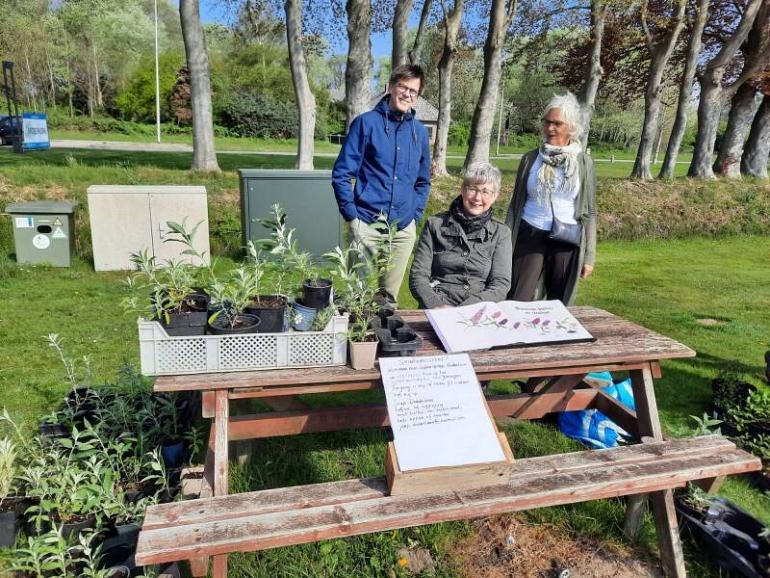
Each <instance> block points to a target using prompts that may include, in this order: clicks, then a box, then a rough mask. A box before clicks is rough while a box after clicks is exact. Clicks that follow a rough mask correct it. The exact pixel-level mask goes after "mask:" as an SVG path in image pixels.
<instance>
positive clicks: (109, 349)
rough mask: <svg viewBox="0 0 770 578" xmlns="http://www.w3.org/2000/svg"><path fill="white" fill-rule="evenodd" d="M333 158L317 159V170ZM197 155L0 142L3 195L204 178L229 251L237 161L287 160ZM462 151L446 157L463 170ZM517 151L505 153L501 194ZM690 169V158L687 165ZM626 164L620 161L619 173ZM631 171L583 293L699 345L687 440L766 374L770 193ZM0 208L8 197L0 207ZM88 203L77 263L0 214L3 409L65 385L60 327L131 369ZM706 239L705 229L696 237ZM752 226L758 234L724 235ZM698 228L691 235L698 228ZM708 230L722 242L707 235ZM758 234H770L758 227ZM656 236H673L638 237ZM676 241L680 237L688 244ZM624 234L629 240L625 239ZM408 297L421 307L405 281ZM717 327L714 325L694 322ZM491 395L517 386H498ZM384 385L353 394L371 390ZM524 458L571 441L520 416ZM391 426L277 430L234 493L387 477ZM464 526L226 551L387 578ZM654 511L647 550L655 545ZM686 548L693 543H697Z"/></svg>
mask: <svg viewBox="0 0 770 578" xmlns="http://www.w3.org/2000/svg"><path fill="white" fill-rule="evenodd" d="M332 161H333V159H332V158H329V157H319V158H318V159H317V163H316V166H317V168H329V167H330V166H331V163H332ZM189 162H190V155H189V154H180V153H176V154H175V153H112V152H96V151H75V150H73V151H64V150H52V151H49V152H45V153H40V154H29V155H23V156H19V155H12V154H11V153H9V152H5V151H3V152H0V166H2V167H3V168H2V171H1V172H0V194H2V199H3V201H8V202H12V201H16V200H30V199H35V198H70V199H76V200H79V201H80V202H81V203H82V204H83V206H84V207H85V201H86V200H85V190H86V188H87V186H88V185H90V184H95V183H115V184H138V183H155V184H203V185H205V186H206V187H207V189H208V191H209V203H210V218H211V229H212V250H213V252H214V253H215V254H219V255H230V256H235V254H236V253H237V247H238V245H239V242H240V241H239V239H240V237H239V220H238V204H237V198H238V183H237V174H236V173H235V172H234V171H235V169H236V168H239V167H249V168H253V167H265V168H268V167H269V168H276V167H284V168H290V167H291V164H292V159H291V158H290V157H280V156H278V157H276V156H259V155H254V154H249V155H243V156H241V155H222V156H221V157H220V164H221V165H222V168H223V169H224V172H223V173H222V174H219V175H213V176H212V175H198V174H192V173H189V172H188V171H187V168H188V167H189ZM461 162H462V161H461V160H453V161H452V163H451V164H452V169H453V170H454V171H457V170H458V169H459V165H460V163H461ZM517 162H518V161H500V162H499V164H500V166H501V168H502V169H503V171H504V179H505V188H504V190H505V192H506V198H501V199H500V200H499V201H498V206H497V209H498V211H500V212H502V211H503V210H504V208H505V205H506V203H507V195H509V191H510V185H511V184H512V181H513V178H514V175H515V170H516V165H517ZM681 167H682V169H681V170H684V165H682V166H681ZM620 168H622V169H623V170H622V171H621V170H619V169H620ZM628 170H630V166H629V165H627V164H626V165H623V164H622V163H617V164H609V163H607V164H604V163H602V164H599V176H600V195H599V201H598V203H599V213H600V227H599V229H600V238H601V239H603V240H602V241H601V242H600V246H599V259H598V262H597V269H596V272H595V274H594V276H593V277H592V278H591V279H589V280H588V281H587V282H585V283H583V285H582V287H581V293H580V297H579V302H580V303H584V304H591V305H595V306H598V307H602V308H605V309H608V310H610V311H612V312H614V313H616V314H618V315H621V316H623V317H627V318H629V319H631V320H633V321H636V322H638V323H640V324H642V325H645V326H647V327H650V328H651V329H654V330H656V331H659V332H661V333H663V334H666V335H669V336H671V337H673V338H675V339H678V340H680V341H682V342H684V343H686V344H688V345H689V346H691V347H692V348H694V349H695V350H696V351H698V354H699V355H698V357H697V358H696V359H694V360H687V361H676V362H666V363H664V364H663V373H664V377H663V379H661V380H659V381H658V382H657V383H656V392H657V396H658V403H659V407H660V411H661V418H662V420H663V425H664V428H665V430H666V431H667V433H668V434H670V435H675V436H679V435H689V434H691V433H692V431H693V426H694V422H693V421H692V420H691V419H690V418H689V416H690V415H701V414H702V413H703V412H704V411H705V410H706V408H707V407H708V404H709V400H710V387H709V383H710V380H711V379H712V378H713V377H714V376H715V375H716V373H717V372H718V371H719V370H720V369H721V368H723V367H725V365H726V364H727V363H729V362H736V363H738V364H740V365H742V366H743V368H744V369H745V370H746V371H747V372H750V373H753V374H756V375H759V374H760V373H761V356H762V352H763V351H764V350H765V349H767V348H768V347H770V307H768V305H770V284H769V283H768V282H767V280H768V276H767V273H766V269H765V265H766V263H767V261H768V258H770V242H769V240H768V237H767V236H766V235H767V234H768V231H770V222H769V220H770V187H768V185H767V184H760V183H752V182H748V183H747V182H743V183H722V182H718V183H691V182H689V181H687V180H684V179H680V180H677V181H675V182H674V183H672V184H656V185H651V186H650V185H643V184H640V183H632V182H627V181H623V180H621V178H620V177H624V176H625V175H626V173H627V172H628ZM457 182H458V181H457V180H456V178H455V179H450V180H443V181H441V182H437V183H436V185H435V187H434V191H435V193H434V195H433V197H432V199H431V206H430V207H429V210H428V211H427V212H428V213H430V212H433V211H436V210H440V209H442V208H443V207H445V206H446V202H447V200H448V199H449V198H451V196H452V195H453V194H454V192H455V191H456V189H457ZM3 204H5V202H4V203H3ZM87 223H88V219H87V216H86V215H85V211H81V213H80V215H79V217H78V224H77V227H78V233H79V240H78V246H77V251H78V254H79V256H80V257H79V258H78V260H77V262H76V263H75V265H74V266H73V267H72V268H70V269H52V268H46V267H35V268H33V267H23V266H22V267H19V266H16V265H15V263H14V262H12V261H11V260H10V259H9V254H10V253H11V252H12V240H11V237H10V220H9V219H7V218H5V219H4V220H3V221H0V291H1V292H2V295H3V296H4V297H5V300H4V301H5V303H4V307H3V310H2V312H0V344H1V345H0V347H1V348H2V354H1V355H0V358H2V359H3V361H2V366H1V367H0V391H2V393H1V394H0V405H3V406H6V407H7V408H8V409H9V411H10V412H11V413H12V414H13V415H15V416H18V417H21V418H22V419H23V420H24V421H25V422H26V423H27V424H32V423H34V421H35V420H37V419H38V418H39V417H40V416H41V415H42V414H43V413H45V412H46V411H48V410H50V409H51V408H52V407H53V406H54V405H56V403H58V400H59V399H61V396H62V395H63V394H64V392H65V391H66V389H67V385H66V383H65V380H64V378H63V368H62V367H61V365H60V363H59V361H58V360H57V359H56V357H55V355H54V352H53V351H51V350H49V349H47V347H46V345H45V343H44V342H43V340H42V339H41V336H43V335H46V334H48V333H58V334H60V335H61V337H62V338H63V339H64V342H65V346H66V348H67V350H68V353H69V354H70V355H71V356H72V357H74V358H80V357H81V356H85V355H88V356H89V357H90V358H91V369H92V374H93V377H92V380H93V383H101V382H104V381H107V380H110V379H112V378H113V376H114V375H115V372H116V370H117V368H118V367H119V365H120V364H121V363H122V362H123V361H124V360H127V361H129V362H131V363H134V364H136V363H138V346H137V343H136V326H135V322H134V320H133V319H132V318H130V317H126V316H124V315H123V314H122V311H121V310H120V308H119V305H118V302H119V300H120V299H121V298H122V297H123V296H124V295H125V290H124V288H123V287H122V285H121V280H122V279H123V277H124V274H122V273H100V274H97V273H95V272H94V271H93V270H92V267H91V266H90V263H89V262H88V258H89V255H90V239H89V236H88V233H87ZM697 233H703V234H708V235H709V236H697ZM728 233H751V234H753V235H754V236H746V235H742V236H729V235H727V234H728ZM694 234H696V235H695V236H693V235H694ZM714 235H715V236H714ZM761 235H765V236H761ZM652 236H658V237H660V236H663V237H665V238H663V239H661V238H645V237H652ZM680 237H682V238H681V239H677V238H680ZM623 239H634V240H633V241H630V240H623ZM402 296H403V298H404V299H403V304H404V305H405V306H410V305H413V303H414V302H413V301H412V300H411V297H410V296H408V294H407V292H404V291H402ZM701 318H712V319H717V320H718V321H720V322H721V323H720V324H719V325H716V326H711V327H706V326H702V325H700V324H699V323H698V321H697V320H698V319H701ZM494 387H495V388H496V389H497V390H501V391H507V390H508V389H509V387H510V386H508V385H506V384H503V383H495V384H494ZM376 395H377V394H371V393H369V394H362V395H349V396H346V398H347V399H348V400H351V401H359V400H361V399H362V398H364V399H371V398H372V396H375V397H376ZM338 400H339V397H332V396H310V397H306V401H308V402H309V403H311V404H329V403H336V402H337V401H338ZM506 431H507V433H508V435H509V436H510V438H511V442H512V447H514V448H515V452H516V454H517V455H519V456H521V457H523V456H527V455H538V454H543V453H551V452H555V451H565V450H566V449H567V448H573V449H576V448H577V446H576V445H575V444H573V443H572V442H569V441H567V440H566V439H565V438H563V437H562V436H561V435H560V434H558V432H556V431H554V430H553V429H552V428H550V427H549V426H544V425H539V424H517V425H515V426H510V427H507V428H506ZM384 439H385V437H384V434H383V433H382V432H379V431H366V432H346V433H335V434H319V435H305V436H295V437H293V438H283V439H277V440H268V441H266V442H264V443H263V444H261V446H260V449H259V454H258V457H257V458H255V459H253V460H252V461H251V462H250V463H248V464H247V465H246V466H244V467H239V468H234V470H233V473H232V482H231V483H232V486H233V491H245V490H247V489H259V488H263V487H275V486H281V485H288V484H296V483H307V482H320V481H326V480H333V479H344V478H348V477H352V476H364V475H380V474H381V473H382V452H383V444H384ZM723 493H724V494H725V495H727V496H728V497H730V498H731V499H733V500H735V501H736V502H738V503H739V504H741V505H742V506H744V507H746V508H747V509H749V510H750V511H752V512H753V513H754V514H755V515H757V516H759V517H760V518H761V519H762V520H764V521H765V522H766V523H768V522H770V503H768V500H767V498H766V497H763V496H761V495H760V494H758V493H757V492H756V491H755V490H753V489H751V488H750V487H749V486H748V485H747V483H746V482H745V481H744V480H741V479H734V480H730V481H729V482H728V483H727V484H726V485H725V487H724V489H723ZM527 516H528V517H529V518H530V519H531V520H535V521H543V522H546V521H547V522H554V523H558V524H560V525H561V526H563V527H565V528H568V529H569V530H570V531H574V532H575V533H579V534H584V535H589V536H595V537H597V538H599V539H601V540H611V541H612V540H617V539H618V538H617V536H619V535H620V532H619V529H618V528H619V525H620V524H621V523H622V506H621V504H620V502H619V501H616V500H605V501H599V502H593V503H590V504H582V505H576V506H569V507H562V508H549V509H545V510H539V511H535V512H530V513H528V514H527ZM468 531H470V526H469V525H467V524H460V523H457V524H442V525H437V526H431V527H427V528H422V529H411V530H404V531H399V532H388V533H383V534H377V535H372V536H366V537H361V538H356V539H351V540H344V541H334V542H327V543H324V544H320V545H319V544H313V545H307V546H300V547H296V548H290V549H279V550H275V551H271V552H267V553H264V554H260V555H258V556H255V555H249V556H238V557H235V559H234V560H233V564H232V566H233V570H232V575H233V576H271V577H272V576H287V577H288V576H292V577H293V576H301V575H306V576H332V575H345V576H362V577H363V576H372V575H378V576H385V575H387V572H388V569H391V568H394V567H396V566H397V565H396V564H395V550H396V549H397V548H398V547H400V546H403V545H406V544H410V543H413V542H416V543H419V544H422V545H425V546H426V547H428V548H430V549H431V551H432V552H433V553H434V555H435V556H436V558H437V560H438V561H439V566H440V569H439V572H438V575H439V576H450V575H453V572H454V571H453V567H454V566H453V563H452V561H451V559H450V558H449V550H450V549H451V545H452V543H453V542H454V541H456V540H457V539H458V537H459V536H461V535H463V534H464V533H466V532H468ZM653 545H654V539H653V530H652V524H651V522H650V520H649V519H648V520H647V521H646V524H645V531H644V536H643V539H642V542H641V546H640V551H641V552H643V553H644V552H650V551H651V550H652V548H653V547H654V546H653ZM691 552H692V551H691ZM697 556H698V555H696V554H692V553H691V554H690V555H689V559H690V566H689V567H690V570H691V575H706V576H708V575H712V573H713V570H712V569H710V567H709V566H708V564H706V563H701V562H698V561H697V560H696V558H697Z"/></svg>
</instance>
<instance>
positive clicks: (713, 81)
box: [687, 0, 767, 179]
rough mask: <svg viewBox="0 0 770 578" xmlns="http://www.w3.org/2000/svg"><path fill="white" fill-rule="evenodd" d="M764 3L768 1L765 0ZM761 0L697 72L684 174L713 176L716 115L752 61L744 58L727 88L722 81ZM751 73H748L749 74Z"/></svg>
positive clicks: (750, 6)
mask: <svg viewBox="0 0 770 578" xmlns="http://www.w3.org/2000/svg"><path fill="white" fill-rule="evenodd" d="M764 1H765V2H766V1H767V0H764ZM762 4H763V0H750V2H749V4H748V5H747V6H746V9H745V10H744V11H743V19H742V20H741V23H740V24H739V25H738V28H737V29H736V30H735V32H734V33H733V35H732V36H731V37H730V38H728V39H727V40H726V41H725V42H724V44H723V45H722V48H721V50H720V51H719V53H718V54H717V55H716V56H715V57H714V58H713V59H711V61H710V62H709V63H708V64H707V65H706V68H705V70H704V71H703V73H702V74H701V75H700V85H701V97H700V103H699V104H698V135H697V137H696V139H695V150H694V151H693V155H692V162H691V163H690V169H689V170H688V171H687V174H688V175H689V176H691V177H700V178H712V179H713V178H714V171H713V170H712V168H711V155H712V153H713V151H714V141H715V140H716V136H717V127H718V125H719V116H720V113H721V109H722V106H723V105H724V102H725V100H726V99H728V98H730V97H731V96H732V95H733V94H735V92H736V91H737V90H738V88H740V86H741V84H743V83H744V82H745V81H746V79H747V78H748V76H750V75H751V74H753V71H752V69H753V68H754V64H753V63H751V62H750V59H749V58H748V53H747V58H746V59H745V62H744V65H743V71H742V73H741V75H740V77H739V78H738V80H736V81H735V82H734V83H733V84H732V85H731V86H730V88H729V89H726V88H724V87H723V86H722V80H723V78H724V76H725V73H726V72H727V68H728V66H729V65H730V64H731V62H732V60H733V57H734V56H735V53H736V51H737V50H738V48H740V46H741V45H742V44H743V42H744V41H745V40H746V38H747V37H748V35H749V32H750V31H751V28H752V25H753V24H754V20H755V19H756V16H757V12H758V11H759V8H760V6H761V5H762ZM749 73H750V74H749Z"/></svg>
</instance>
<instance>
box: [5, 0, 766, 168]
mask: <svg viewBox="0 0 770 578" xmlns="http://www.w3.org/2000/svg"><path fill="white" fill-rule="evenodd" d="M220 6H221V8H222V10H223V11H229V12H228V14H229V15H230V16H231V18H230V21H231V22H232V24H230V25H228V26H223V25H209V26H207V27H206V28H205V29H204V27H203V26H202V25H201V20H200V13H199V2H198V0H181V1H180V3H179V12H178V15H177V14H176V13H175V8H174V6H173V5H172V4H170V3H169V2H168V0H161V1H160V2H158V7H159V22H160V45H161V52H162V58H161V73H162V74H161V76H162V85H163V87H164V88H163V91H164V94H165V95H166V96H167V98H165V99H164V102H165V103H166V109H167V110H165V111H164V112H165V114H166V115H168V116H171V117H173V118H176V119H177V120H182V121H183V120H185V119H184V116H185V115H184V114H182V113H180V110H179V109H180V108H181V109H185V107H186V108H187V109H188V110H189V114H188V115H187V116H188V117H191V119H192V123H193V134H194V144H195V149H196V154H195V161H194V168H196V169H199V170H215V169H216V157H215V154H214V147H213V128H212V127H213V123H214V120H216V121H217V122H218V123H219V124H225V125H227V126H237V127H238V129H239V130H246V133H247V134H248V131H249V130H250V128H249V127H250V126H251V125H254V124H259V123H261V122H264V118H265V116H266V113H267V112H266V111H267V109H269V108H270V104H271V103H276V102H277V103H278V104H277V105H276V106H282V107H288V108H291V107H294V108H295V110H296V115H295V117H292V119H290V121H289V122H296V123H297V125H298V127H299V128H298V130H296V132H295V133H293V134H297V136H298V137H299V148H298V166H299V167H301V168H310V167H312V158H313V143H314V140H313V138H314V135H315V136H317V134H318V131H317V130H316V126H317V124H318V122H321V123H322V124H323V123H324V122H326V121H325V119H326V118H327V117H328V115H329V114H330V111H331V110H332V109H331V107H330V104H329V103H330V101H329V91H330V90H334V89H343V91H344V94H345V99H344V110H343V111H342V113H343V115H344V119H345V121H346V122H347V123H348V124H349V123H350V122H351V121H352V119H353V118H354V117H355V116H356V115H358V114H360V113H362V112H364V111H365V110H367V109H368V108H369V102H370V97H371V94H372V86H373V83H374V82H376V84H377V89H381V88H382V85H383V79H385V78H387V74H388V72H389V70H390V67H391V63H392V64H399V63H403V62H414V63H419V64H422V65H423V66H424V67H425V68H426V70H427V71H428V83H427V92H426V96H427V97H428V98H429V99H430V100H432V101H433V102H436V103H438V108H439V121H438V131H437V138H436V143H435V146H434V151H433V157H434V159H433V160H434V167H435V170H436V172H437V173H439V174H443V173H446V151H447V144H448V142H449V138H450V134H455V135H457V134H460V133H461V132H462V131H458V126H457V125H454V126H453V123H456V121H457V120H458V119H461V120H465V121H467V122H468V126H469V128H468V153H467V157H466V163H467V162H472V161H475V160H482V159H486V158H487V157H488V155H489V149H490V144H491V139H492V135H493V134H494V132H495V130H497V131H498V133H499V132H500V130H501V128H502V126H503V121H504V122H505V123H506V124H508V125H510V126H512V127H515V129H516V130H525V131H526V130H530V131H537V124H538V122H537V115H539V113H540V110H541V109H542V105H543V104H544V102H545V100H547V98H549V97H550V94H552V93H553V92H554V91H559V90H563V89H565V88H566V89H570V90H572V91H573V92H575V93H576V94H577V95H578V97H579V100H580V102H581V106H582V108H583V112H584V119H585V129H586V130H585V132H584V134H583V135H582V136H581V138H582V140H583V141H584V142H586V141H587V140H588V138H589V134H590V136H591V139H592V141H594V140H595V139H596V138H598V137H603V138H607V139H611V140H618V141H621V142H624V143H626V144H628V143H630V142H636V141H637V140H638V149H637V156H636V161H635V163H634V167H633V172H632V175H633V176H635V177H638V178H643V179H649V178H652V177H653V173H652V168H653V158H654V157H656V155H657V152H658V150H659V149H664V150H665V159H664V162H663V165H662V168H661V170H660V173H659V176H660V177H664V178H668V177H671V176H673V169H674V163H675V161H676V158H677V155H678V153H679V151H680V149H681V147H682V142H683V139H684V137H685V131H686V130H687V123H688V116H691V115H688V112H689V111H690V110H691V109H692V107H693V104H694V102H695V100H694V98H695V99H697V103H698V112H697V127H693V126H691V127H690V130H693V128H694V129H695V131H694V132H695V134H696V136H695V143H694V154H693V160H692V163H691V166H690V169H689V174H690V175H691V176H694V177H713V176H714V175H715V174H723V175H728V176H736V175H740V174H747V175H754V176H759V177H765V178H766V176H767V158H768V152H769V151H768V148H769V147H770V145H769V144H768V143H770V133H769V132H768V131H770V128H769V127H770V101H768V99H769V98H770V96H768V95H769V94H770V80H769V77H770V67H769V65H768V62H769V61H770V0H711V1H708V0H439V1H437V2H434V1H433V0H422V3H419V2H418V3H416V2H415V0H346V2H345V3H344V4H343V3H342V2H341V0H305V1H304V2H302V0H282V1H279V0H221V4H220ZM410 19H411V21H412V22H415V23H417V27H416V28H411V29H410V28H409V25H408V24H409V22H410ZM342 21H346V22H347V26H346V27H345V28H343V27H341V26H340V25H339V23H340V22H342ZM386 29H390V30H392V38H393V44H392V53H391V58H390V59H387V60H388V61H386V62H377V63H375V61H374V59H373V58H372V50H371V36H372V34H373V33H376V32H381V31H383V30H386ZM153 32H154V31H153V22H152V2H151V0H124V1H122V2H115V1H112V0H60V1H57V2H50V3H49V2H46V1H45V0H43V1H40V0H8V2H6V3H4V8H3V9H0V49H2V51H3V53H4V54H6V53H9V54H11V55H12V57H13V59H14V60H16V61H17V62H18V63H19V65H20V66H21V72H22V75H21V77H22V78H23V79H24V82H23V86H22V89H23V93H24V94H25V97H26V98H27V100H28V101H30V104H31V105H32V106H36V104H37V103H36V101H42V100H45V101H47V102H50V103H56V102H58V103H60V104H61V103H62V101H64V104H65V106H67V107H68V108H69V109H70V110H72V109H73V108H83V109H85V110H86V111H87V112H88V113H89V114H93V113H94V111H98V110H102V109H104V108H105V106H108V107H109V106H112V107H114V108H116V109H118V111H119V113H120V114H121V115H129V116H132V115H134V114H135V111H137V110H140V109H142V106H143V107H144V110H150V109H151V108H152V100H151V98H152V97H153V96H154V90H153V84H154V83H153V82H152V80H153V79H152V74H151V73H150V71H151V70H152V69H151V68H149V67H148V65H149V64H150V61H149V55H148V53H147V47H148V45H149V42H148V41H149V40H150V39H151V38H152V35H153ZM342 43H346V44H347V47H348V51H347V55H346V56H343V57H336V56H333V57H330V56H329V54H328V53H329V49H328V47H329V46H330V45H339V44H342ZM182 46H183V47H184V53H185V56H184V57H182V54H181V51H180V48H181V47H182ZM209 58H211V63H212V65H211V66H210V65H209ZM185 61H186V67H182V65H183V64H184V62H185ZM210 69H211V71H212V72H210ZM481 71H483V72H481ZM111 79H112V81H111ZM212 86H213V100H212ZM139 87H141V88H142V89H141V90H140V88H139ZM458 87H459V88H458ZM290 91H291V92H290ZM140 94H142V95H144V96H139V95H140ZM180 103H181V105H180ZM174 107H176V108H174ZM728 109H729V110H730V114H729V117H728V118H727V122H726V127H725V128H724V133H723V135H722V137H721V142H720V146H719V151H718V155H717V160H716V162H715V163H713V164H712V162H711V159H712V155H713V152H714V149H715V143H716V141H717V133H718V129H719V127H720V118H721V117H722V116H723V112H724V111H726V110H728ZM597 110H598V111H600V112H599V116H598V117H597V119H596V122H594V123H592V120H593V118H594V113H595V111H597ZM667 110H669V111H674V110H675V111H676V112H675V114H673V118H672V119H671V127H670V130H669V128H668V124H669V123H668V122H667V121H666V120H665V118H664V117H665V116H666V115H665V111H667ZM132 111H134V112H132ZM244 111H245V112H244ZM633 111H638V112H637V113H634V112H633ZM284 112H285V111H284ZM249 115H251V116H249ZM244 117H246V119H245V120H244ZM294 118H296V121H294ZM496 119H497V122H496ZM722 124H723V125H724V123H722ZM244 127H245V129H244ZM666 140H667V142H668V144H667V146H666V145H665V142H666Z"/></svg>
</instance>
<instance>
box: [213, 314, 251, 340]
mask: <svg viewBox="0 0 770 578" xmlns="http://www.w3.org/2000/svg"><path fill="white" fill-rule="evenodd" d="M259 325H260V320H259V317H254V316H253V315H249V314H248V313H242V314H241V315H236V316H235V326H230V323H228V321H227V319H226V316H224V315H218V316H217V317H216V318H215V319H214V321H213V322H211V323H209V325H208V331H209V333H210V334H211V335H237V334H240V333H257V331H258V329H259Z"/></svg>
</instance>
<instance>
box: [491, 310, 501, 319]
mask: <svg viewBox="0 0 770 578" xmlns="http://www.w3.org/2000/svg"><path fill="white" fill-rule="evenodd" d="M502 314H503V312H502V311H495V312H494V313H493V314H492V319H497V318H498V317H500V316H501V315H502Z"/></svg>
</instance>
